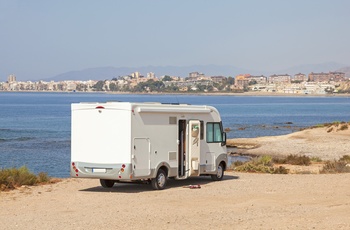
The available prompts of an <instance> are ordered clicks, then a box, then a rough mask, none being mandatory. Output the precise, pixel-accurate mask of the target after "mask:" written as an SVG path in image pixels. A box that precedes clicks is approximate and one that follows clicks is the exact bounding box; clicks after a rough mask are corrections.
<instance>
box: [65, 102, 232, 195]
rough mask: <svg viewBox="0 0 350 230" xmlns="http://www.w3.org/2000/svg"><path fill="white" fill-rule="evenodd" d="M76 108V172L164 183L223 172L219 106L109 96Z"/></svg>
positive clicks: (109, 180) (104, 179)
mask: <svg viewBox="0 0 350 230" xmlns="http://www.w3.org/2000/svg"><path fill="white" fill-rule="evenodd" d="M71 109H72V134H71V135H72V139H71V140H72V145H71V165H70V171H71V177H76V178H96V179H100V182H101V185H102V186H103V187H107V188H108V187H112V186H113V185H114V183H115V182H140V181H144V182H150V183H151V184H152V186H153V188H154V189H164V188H165V186H166V182H167V179H168V178H174V179H186V178H188V177H190V176H204V175H206V176H209V175H210V176H211V177H212V179H213V180H221V179H222V177H223V175H224V171H225V170H226V167H227V152H226V134H225V133H224V132H223V127H222V122H221V118H220V114H219V112H218V111H217V110H216V109H215V108H214V107H211V106H205V105H187V104H161V103H131V102H106V103H74V104H72V106H71Z"/></svg>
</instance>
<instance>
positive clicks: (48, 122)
mask: <svg viewBox="0 0 350 230" xmlns="http://www.w3.org/2000/svg"><path fill="white" fill-rule="evenodd" d="M104 101H132V102H136V101H137V102H155V101H157V102H166V103H188V104H206V105H213V106H215V107H216V108H217V109H218V110H219V112H220V114H221V117H222V121H223V125H224V128H229V129H230V130H231V131H229V132H228V133H227V137H228V138H238V137H258V136H272V135H282V134H287V133H291V132H294V131H297V130H299V129H300V128H304V127H308V126H312V125H316V124H320V123H326V122H333V121H350V98H349V97H309V96H308V97H260V96H259V97H252V96H194V95H116V94H99V93H96V94H95V93H8V92H6V93H0V168H8V167H20V166H22V165H26V166H27V167H28V168H29V169H30V170H31V171H33V172H34V173H39V172H48V174H49V175H50V176H54V177H68V176H69V163H70V104H71V103H74V102H104ZM287 123H288V124H287Z"/></svg>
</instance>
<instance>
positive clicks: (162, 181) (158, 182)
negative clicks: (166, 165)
mask: <svg viewBox="0 0 350 230" xmlns="http://www.w3.org/2000/svg"><path fill="white" fill-rule="evenodd" d="M167 179H168V177H167V174H166V173H165V171H164V170H163V169H159V170H158V173H157V176H156V178H153V179H152V180H151V184H152V187H153V189H155V190H162V189H164V188H165V186H166V183H167Z"/></svg>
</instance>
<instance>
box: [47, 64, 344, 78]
mask: <svg viewBox="0 0 350 230" xmlns="http://www.w3.org/2000/svg"><path fill="white" fill-rule="evenodd" d="M345 66H346V65H342V64H339V63H334V62H328V63H323V64H311V65H300V66H295V67H291V68H288V69H284V70H280V71H276V72H272V71H257V70H252V69H243V68H238V67H235V66H231V65H192V66H143V67H98V68H88V69H83V70H79V71H70V72H66V73H62V74H59V75H56V76H54V77H51V78H47V79H44V80H46V81H52V80H53V81H63V80H110V79H112V78H115V77H119V76H125V75H129V74H131V73H133V72H140V73H141V75H144V76H146V75H147V73H149V72H153V73H155V74H156V76H157V77H159V76H163V75H170V76H179V77H187V76H188V74H189V73H190V72H200V73H204V74H205V75H206V76H226V77H228V76H232V77H235V76H237V75H239V74H251V75H265V76H269V75H272V74H289V75H294V74H297V73H304V74H309V73H311V72H314V73H318V72H326V73H327V72H330V71H341V72H345V73H347V74H348V75H349V76H350V67H345Z"/></svg>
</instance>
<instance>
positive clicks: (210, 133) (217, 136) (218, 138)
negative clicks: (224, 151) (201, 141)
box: [206, 122, 223, 143]
mask: <svg viewBox="0 0 350 230" xmlns="http://www.w3.org/2000/svg"><path fill="white" fill-rule="evenodd" d="M206 137H207V142H208V143H212V142H222V141H223V138H222V129H221V123H220V122H208V123H207V135H206Z"/></svg>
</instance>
